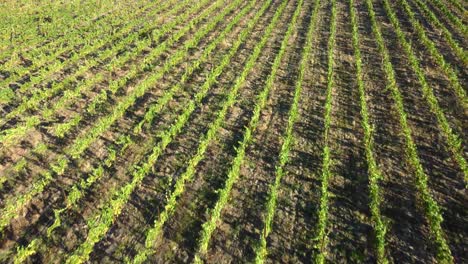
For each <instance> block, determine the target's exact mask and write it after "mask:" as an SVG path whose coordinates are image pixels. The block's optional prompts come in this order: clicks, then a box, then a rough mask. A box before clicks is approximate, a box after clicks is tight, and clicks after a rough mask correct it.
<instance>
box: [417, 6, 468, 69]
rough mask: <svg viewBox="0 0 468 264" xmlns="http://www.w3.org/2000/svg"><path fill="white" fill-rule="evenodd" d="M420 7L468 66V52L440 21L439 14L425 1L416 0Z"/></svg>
mask: <svg viewBox="0 0 468 264" xmlns="http://www.w3.org/2000/svg"><path fill="white" fill-rule="evenodd" d="M415 2H416V4H417V6H418V7H419V9H421V10H422V13H423V14H424V16H425V17H426V18H427V19H428V20H429V21H430V22H431V23H432V24H433V25H435V27H436V28H437V29H439V30H441V31H442V34H443V35H444V38H445V41H447V43H448V44H449V45H450V48H451V49H452V50H453V51H454V52H455V54H456V56H457V57H458V58H459V59H460V60H461V61H462V62H463V64H464V65H465V67H466V66H468V54H467V52H466V51H465V49H464V48H463V47H460V45H459V44H458V42H456V41H455V40H454V39H453V36H452V33H451V32H450V31H449V30H448V29H447V27H445V25H444V24H443V23H442V22H440V20H439V19H438V18H437V16H436V15H435V14H434V12H432V10H430V9H429V8H428V7H427V5H426V4H425V3H423V2H422V1H421V0H415Z"/></svg>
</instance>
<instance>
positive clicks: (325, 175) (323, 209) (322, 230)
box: [314, 0, 336, 263]
mask: <svg viewBox="0 0 468 264" xmlns="http://www.w3.org/2000/svg"><path fill="white" fill-rule="evenodd" d="M331 4H332V7H331V8H332V11H331V24H330V32H331V33H330V36H329V38H328V71H327V92H326V99H325V116H324V120H325V123H324V126H325V129H324V136H323V143H324V147H323V153H322V157H323V161H322V179H321V180H322V185H321V188H320V191H321V196H320V207H319V212H318V223H317V233H316V237H315V238H314V240H315V241H316V243H317V244H316V245H315V246H316V248H317V249H318V250H319V252H318V254H317V256H315V262H316V263H324V262H325V252H324V250H325V247H326V244H327V231H326V230H327V220H328V197H329V194H328V181H329V179H330V177H331V176H332V173H331V171H330V165H331V160H330V147H329V145H328V144H329V133H330V132H329V131H330V124H331V111H332V107H333V96H332V95H333V86H334V83H333V82H334V80H333V75H334V70H333V66H334V56H333V55H334V54H333V53H334V49H335V41H336V40H335V37H336V2H335V0H332V1H331Z"/></svg>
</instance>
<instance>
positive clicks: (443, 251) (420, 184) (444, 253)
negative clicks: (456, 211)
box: [366, 0, 453, 263]
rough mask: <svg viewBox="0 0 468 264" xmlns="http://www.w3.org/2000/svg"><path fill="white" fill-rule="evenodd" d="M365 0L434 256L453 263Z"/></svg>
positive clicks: (387, 57)
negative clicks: (430, 236)
mask: <svg viewBox="0 0 468 264" xmlns="http://www.w3.org/2000/svg"><path fill="white" fill-rule="evenodd" d="M366 3H367V6H368V11H369V15H370V18H371V27H372V31H373V33H374V37H375V39H376V42H377V45H378V47H379V51H380V54H381V56H382V59H383V66H382V68H383V70H384V72H385V78H386V83H387V84H386V87H387V89H389V90H390V91H391V94H392V97H393V100H394V101H395V108H396V110H397V112H398V118H399V122H400V126H401V129H402V131H401V132H402V134H403V136H404V138H405V144H406V146H405V152H406V155H407V161H408V163H409V164H410V165H411V167H412V169H413V171H414V173H415V181H416V187H417V189H418V192H419V196H420V197H421V199H422V201H423V204H424V211H425V214H426V218H427V220H428V222H429V229H430V233H431V235H432V237H433V242H434V244H435V246H436V247H437V259H438V260H439V262H441V263H453V257H452V254H451V252H450V248H449V247H448V244H447V241H446V240H445V234H444V231H443V230H442V226H441V225H442V221H443V218H442V214H441V212H440V207H439V205H438V204H437V202H436V201H435V200H434V198H432V195H431V193H430V191H429V187H428V186H427V180H428V176H427V175H426V173H425V172H424V169H423V167H422V165H421V162H420V160H419V157H418V150H417V147H416V144H415V143H414V141H413V138H412V135H411V129H410V127H409V124H408V120H407V113H406V112H405V108H404V105H403V98H402V95H401V93H400V90H399V88H398V86H397V84H396V78H395V70H394V69H393V66H392V63H391V60H390V55H389V53H388V50H387V48H386V46H385V42H384V38H383V36H382V32H381V30H380V26H379V25H378V24H377V20H376V15H375V12H374V7H373V4H372V0H366Z"/></svg>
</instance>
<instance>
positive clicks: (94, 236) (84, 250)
mask: <svg viewBox="0 0 468 264" xmlns="http://www.w3.org/2000/svg"><path fill="white" fill-rule="evenodd" d="M240 2H241V1H240V0H238V1H235V2H232V3H231V4H230V5H229V6H228V7H227V8H226V9H225V10H223V12H221V13H219V14H218V15H217V16H216V17H215V18H214V19H213V21H212V22H210V24H212V25H213V26H214V25H216V24H217V23H219V22H220V21H221V20H222V19H223V18H224V16H226V15H227V14H228V13H229V12H230V11H231V10H232V9H234V8H235V7H237V6H238V5H239V3H240ZM208 29H210V27H207V28H206V29H205V30H208ZM198 42H199V41H192V42H189V46H186V47H187V49H185V52H186V51H187V50H188V49H189V48H191V47H194V46H196V45H197V44H198ZM171 58H172V57H171ZM181 119H182V120H183V122H184V123H185V122H186V121H187V120H188V116H186V115H185V116H180V119H179V120H181ZM173 128H174V126H171V128H170V129H169V130H166V132H164V133H162V134H161V135H159V137H160V139H161V141H160V142H159V143H158V144H157V145H156V146H155V147H154V148H153V150H152V153H151V154H150V155H149V156H148V159H147V161H146V162H145V163H143V164H141V165H140V166H133V167H134V168H135V169H134V172H133V173H132V181H131V182H130V183H128V184H126V185H125V186H122V187H121V188H119V189H117V190H115V191H114V192H113V193H112V194H111V195H110V196H111V197H112V198H111V199H110V200H109V201H108V202H106V204H104V205H103V207H102V209H101V210H100V212H98V214H97V216H96V217H94V218H91V221H88V228H89V231H88V236H87V238H86V240H85V241H84V242H83V243H82V244H81V245H80V246H79V247H78V248H77V249H76V250H75V252H74V253H73V254H72V255H71V256H69V258H68V259H67V262H68V263H81V262H83V261H86V260H87V259H88V258H89V254H90V253H91V252H92V250H93V247H94V245H95V244H96V243H97V242H98V241H100V240H101V239H102V237H103V236H104V235H105V234H106V233H107V230H108V229H109V227H110V226H111V225H112V223H113V222H114V221H115V219H116V217H117V216H118V215H120V213H121V211H122V209H123V207H124V206H125V204H126V203H127V201H128V199H129V198H130V195H131V194H132V192H133V190H134V189H135V188H137V187H138V186H139V184H140V183H141V181H142V180H143V178H144V177H145V176H146V175H147V174H148V173H149V172H150V171H151V168H152V167H153V166H154V164H155V163H156V161H157V160H158V158H159V156H160V155H161V154H162V151H163V150H164V149H165V148H166V146H167V145H168V144H169V143H170V141H171V138H172V135H169V131H174V130H173Z"/></svg>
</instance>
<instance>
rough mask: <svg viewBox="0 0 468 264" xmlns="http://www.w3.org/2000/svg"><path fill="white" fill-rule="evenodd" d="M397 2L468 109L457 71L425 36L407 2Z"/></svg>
mask: <svg viewBox="0 0 468 264" xmlns="http://www.w3.org/2000/svg"><path fill="white" fill-rule="evenodd" d="M399 2H400V3H401V4H402V6H403V9H404V10H405V12H406V13H407V14H408V16H409V19H410V22H411V25H412V27H413V28H414V29H415V30H416V32H417V34H418V37H419V39H420V40H421V41H422V43H423V44H424V46H425V47H426V49H427V50H428V51H429V53H430V55H431V58H433V59H434V60H435V61H436V63H437V64H438V65H439V67H440V68H441V69H442V71H443V72H444V73H445V75H446V76H447V78H448V79H449V81H450V84H451V86H452V88H453V90H454V91H455V94H456V95H457V97H458V100H459V101H460V102H461V104H462V106H463V107H464V108H465V109H468V100H467V98H466V92H465V90H464V88H463V87H462V85H461V84H460V81H459V80H458V76H457V73H456V72H455V70H454V69H453V68H452V66H451V65H450V63H448V62H447V61H446V60H445V59H444V56H442V54H441V53H440V52H439V50H438V49H437V47H436V46H435V44H434V42H433V41H432V40H430V39H429V38H428V37H427V35H426V33H425V29H424V27H423V26H422V25H421V23H419V21H418V20H417V19H416V16H415V14H414V13H413V11H412V10H411V7H410V6H409V4H408V2H407V1H406V0H400V1H399Z"/></svg>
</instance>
